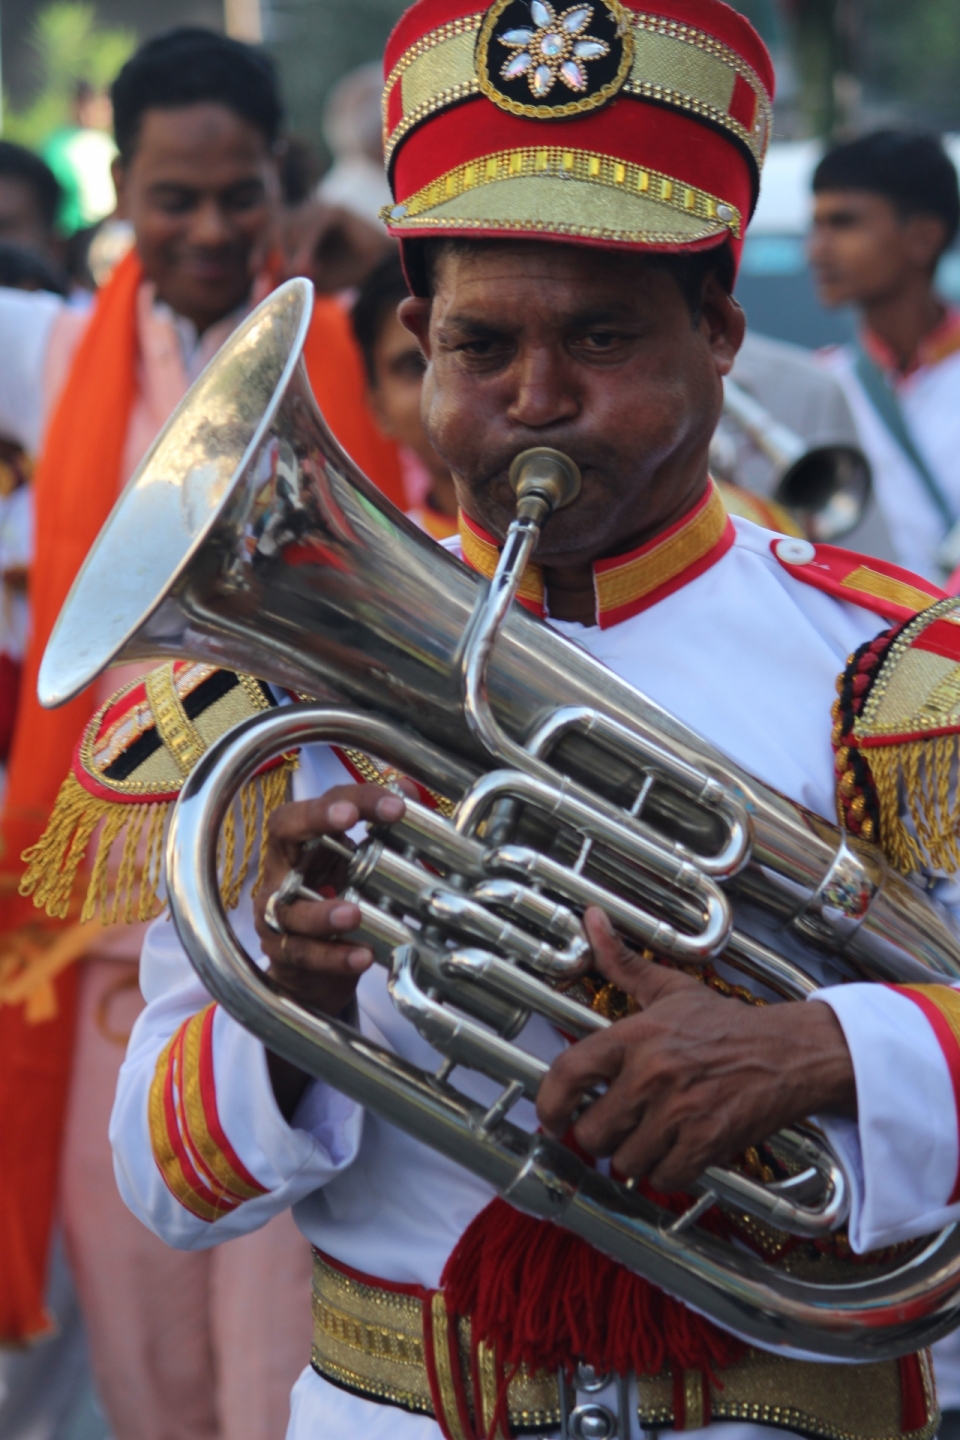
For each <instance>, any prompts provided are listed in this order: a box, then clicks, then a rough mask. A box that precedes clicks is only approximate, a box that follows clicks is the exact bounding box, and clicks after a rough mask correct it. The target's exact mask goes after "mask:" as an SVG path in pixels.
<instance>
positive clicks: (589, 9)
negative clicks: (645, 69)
mask: <svg viewBox="0 0 960 1440" xmlns="http://www.w3.org/2000/svg"><path fill="white" fill-rule="evenodd" d="M632 58H633V33H632V30H631V27H630V22H629V19H628V17H627V13H626V11H625V10H624V9H623V7H622V6H621V5H620V4H619V3H618V0H590V3H589V4H588V3H587V0H582V3H579V4H573V5H569V6H567V8H566V9H560V8H559V7H555V6H554V5H552V4H550V0H496V3H495V4H494V5H492V6H491V7H490V9H489V10H488V11H487V14H486V16H485V17H484V21H483V24H482V26H481V27H480V34H479V36H478V39H477V75H478V77H479V80H480V88H481V90H482V91H483V93H484V94H485V95H486V96H487V98H488V99H490V100H492V101H493V103H494V104H495V105H498V106H499V107H500V109H501V110H509V111H510V113H511V114H513V115H525V116H527V117H528V118H529V119H532V120H534V119H535V120H553V119H556V120H559V119H562V118H563V117H564V116H568V115H582V114H584V113H585V112H586V111H588V110H596V109H598V108H599V107H600V106H601V105H605V104H606V103H607V101H608V100H612V99H613V97H614V96H615V95H616V94H617V93H618V92H619V90H620V89H621V88H622V86H623V83H624V81H625V80H626V78H627V75H628V74H629V73H630V62H631V60H632Z"/></svg>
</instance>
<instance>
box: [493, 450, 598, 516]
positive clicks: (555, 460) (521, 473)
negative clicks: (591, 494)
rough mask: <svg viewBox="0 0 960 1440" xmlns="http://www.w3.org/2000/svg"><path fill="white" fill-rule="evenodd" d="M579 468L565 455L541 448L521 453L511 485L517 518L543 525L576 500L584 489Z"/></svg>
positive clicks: (512, 475) (514, 464) (559, 451)
mask: <svg viewBox="0 0 960 1440" xmlns="http://www.w3.org/2000/svg"><path fill="white" fill-rule="evenodd" d="M582 483H583V482H582V480H581V477H580V467H579V466H578V465H576V464H575V463H574V461H573V460H571V459H570V456H569V455H564V453H563V451H562V450H551V449H549V448H548V447H547V446H546V445H538V446H536V447H535V448H534V449H533V450H521V452H520V454H519V455H518V456H517V458H516V459H515V460H514V462H513V464H512V465H511V466H510V484H511V485H512V486H513V489H514V492H515V494H516V497H517V517H518V518H525V519H530V520H533V522H534V523H535V524H536V525H542V524H543V523H544V521H545V520H547V519H548V518H549V517H550V516H551V515H552V514H553V512H554V511H555V510H562V509H563V507H564V506H565V505H569V504H570V502H571V500H576V498H577V496H578V495H579V494H580V487H581V485H582Z"/></svg>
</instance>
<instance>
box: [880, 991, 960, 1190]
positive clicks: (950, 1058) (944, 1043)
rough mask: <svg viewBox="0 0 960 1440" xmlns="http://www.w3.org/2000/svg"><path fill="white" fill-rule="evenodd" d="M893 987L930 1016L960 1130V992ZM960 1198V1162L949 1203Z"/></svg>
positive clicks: (929, 1019)
mask: <svg viewBox="0 0 960 1440" xmlns="http://www.w3.org/2000/svg"><path fill="white" fill-rule="evenodd" d="M889 988H890V989H891V990H896V991H897V993H898V994H900V995H904V996H906V998H907V999H908V1000H912V1001H913V1003H914V1005H916V1006H917V1007H918V1009H920V1010H922V1011H923V1013H924V1015H925V1016H926V1018H927V1020H928V1022H929V1024H930V1028H931V1029H932V1031H933V1033H934V1035H935V1036H936V1037H937V1044H938V1045H939V1046H940V1049H941V1050H942V1052H943V1058H944V1059H945V1060H946V1062H947V1069H948V1070H949V1072H950V1082H951V1084H952V1085H953V1103H954V1106H955V1107H956V1115H957V1124H958V1131H960V992H958V991H956V990H953V989H952V988H951V987H950V986H949V985H891V986H890V987H889ZM958 1200H960V1165H958V1171H957V1178H956V1179H955V1180H954V1183H953V1191H952V1193H951V1195H950V1199H949V1201H948V1202H947V1203H948V1204H949V1205H955V1204H956V1203H957V1201H958Z"/></svg>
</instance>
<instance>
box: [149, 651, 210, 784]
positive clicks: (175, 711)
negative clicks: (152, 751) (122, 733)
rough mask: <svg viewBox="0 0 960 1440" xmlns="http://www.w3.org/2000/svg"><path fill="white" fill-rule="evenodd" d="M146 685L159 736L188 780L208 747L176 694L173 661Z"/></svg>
mask: <svg viewBox="0 0 960 1440" xmlns="http://www.w3.org/2000/svg"><path fill="white" fill-rule="evenodd" d="M145 685H146V691H147V699H148V700H149V701H150V709H151V710H152V711H153V717H154V719H155V721H156V723H157V734H158V735H159V736H160V739H161V740H162V741H163V743H164V745H165V746H166V747H167V749H168V750H169V752H170V754H171V755H172V756H173V758H174V761H175V763H176V765H177V768H178V769H179V771H180V773H181V775H184V776H187V775H189V774H190V771H191V770H192V769H193V767H194V765H196V763H197V761H198V760H199V759H200V756H201V755H202V754H203V752H204V750H206V748H207V747H206V745H205V744H204V743H203V740H202V739H201V738H200V732H199V731H198V730H197V728H196V726H195V725H194V724H193V721H192V720H191V719H190V717H189V715H188V714H187V712H186V710H184V708H183V702H182V700H181V699H180V696H179V695H178V694H177V686H176V682H175V680H174V672H173V661H172V660H170V661H168V662H167V664H166V665H158V666H157V668H156V670H151V672H150V674H149V675H148V676H147V678H146V681H145Z"/></svg>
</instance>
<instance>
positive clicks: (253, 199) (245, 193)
mask: <svg viewBox="0 0 960 1440" xmlns="http://www.w3.org/2000/svg"><path fill="white" fill-rule="evenodd" d="M262 204H263V186H262V185H260V184H259V183H258V184H256V185H244V186H243V188H242V189H238V190H231V191H230V193H229V195H228V196H227V197H226V208H227V209H228V210H253V209H255V208H256V207H257V206H258V205H262Z"/></svg>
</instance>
